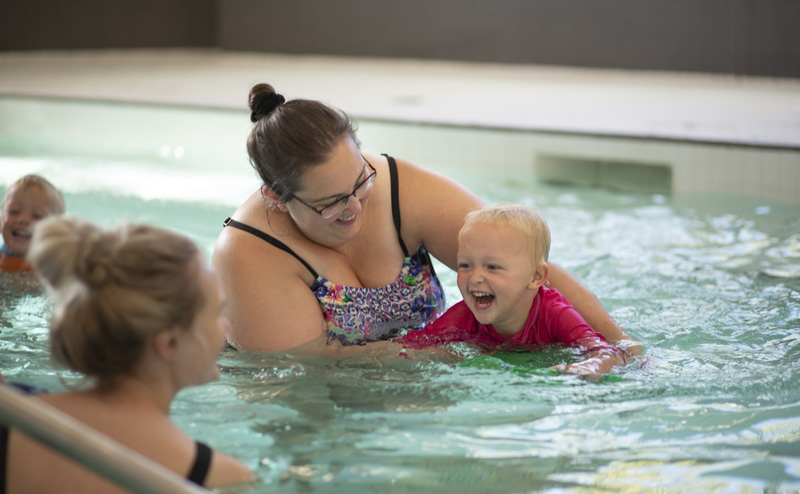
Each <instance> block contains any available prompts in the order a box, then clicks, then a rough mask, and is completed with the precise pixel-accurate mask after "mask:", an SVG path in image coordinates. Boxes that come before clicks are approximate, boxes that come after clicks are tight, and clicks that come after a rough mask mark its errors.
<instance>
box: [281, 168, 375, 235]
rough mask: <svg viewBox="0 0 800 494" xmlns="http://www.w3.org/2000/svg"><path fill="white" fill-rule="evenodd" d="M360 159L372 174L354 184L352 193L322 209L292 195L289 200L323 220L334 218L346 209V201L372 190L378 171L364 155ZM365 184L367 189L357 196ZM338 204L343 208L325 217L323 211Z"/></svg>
mask: <svg viewBox="0 0 800 494" xmlns="http://www.w3.org/2000/svg"><path fill="white" fill-rule="evenodd" d="M361 157H362V158H363V159H364V162H366V163H367V166H369V169H370V170H372V173H370V174H369V175H367V178H365V179H364V180H362V181H361V182H359V183H357V184H356V186H355V188H354V189H353V192H351V193H349V194H347V195H346V196H342V197H340V198H338V199H336V200H335V201H333V202H332V203H330V204H328V205H327V206H323V207H321V208H319V209H317V208H315V207H314V206H312V205H311V204H309V203H307V202H305V201H304V200H302V199H300V198H299V197H297V196H296V195H294V194H292V195H291V196H289V197H290V198H291V199H296V200H297V202H299V203H300V204H302V205H303V206H305V207H307V208H308V209H310V210H312V211H314V212H315V213H317V214H318V215H320V216H322V217H323V218H324V219H326V220H329V219H331V218H333V217H334V216H336V215H337V214H339V213H341V212H342V211H343V210H344V208H345V207H347V201H349V200H350V198H351V197H356V198H358V197H361V196H363V195H364V194H366V193H367V192H368V191H369V190H370V189H372V185H373V184H374V183H375V177H377V175H378V171H377V170H375V167H374V166H372V163H370V162H369V160H367V158H364V155H362V156H361ZM367 183H369V187H367V188H366V189H365V190H363V191H361V193H360V194H357V192H358V189H360V188H361V187H363V186H364V185H366V184H367ZM338 204H342V205H343V206H342V209H339V210H334V212H333V213H331V214H328V215H327V216H326V215H325V210H326V209H327V210H331V208H333V207H335V206H336V205H338Z"/></svg>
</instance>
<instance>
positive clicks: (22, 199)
mask: <svg viewBox="0 0 800 494" xmlns="http://www.w3.org/2000/svg"><path fill="white" fill-rule="evenodd" d="M51 207H52V198H51V196H50V194H49V193H48V191H47V190H45V189H44V188H43V187H40V186H38V185H29V186H27V187H21V186H19V185H16V186H13V187H11V188H10V189H9V190H8V192H6V197H5V199H4V201H3V210H2V212H1V213H0V228H1V229H2V232H3V243H4V245H5V248H6V250H8V251H9V252H11V253H12V254H15V255H25V254H26V253H27V252H28V247H29V246H30V243H31V236H32V235H33V225H35V224H36V223H37V222H39V221H40V220H42V219H44V218H46V217H47V216H49V215H50V214H51Z"/></svg>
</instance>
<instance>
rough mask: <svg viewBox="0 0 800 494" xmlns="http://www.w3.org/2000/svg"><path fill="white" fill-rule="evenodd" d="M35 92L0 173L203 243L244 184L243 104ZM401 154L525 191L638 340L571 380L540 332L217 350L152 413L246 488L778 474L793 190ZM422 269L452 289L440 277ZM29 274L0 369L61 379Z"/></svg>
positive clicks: (798, 457)
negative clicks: (408, 352) (229, 108)
mask: <svg viewBox="0 0 800 494" xmlns="http://www.w3.org/2000/svg"><path fill="white" fill-rule="evenodd" d="M72 105H76V106H75V107H73V106H72ZM75 108H79V111H77V112H76V110H75ZM42 113H43V115H42V118H43V119H45V117H47V119H48V120H47V121H48V122H53V121H63V122H72V126H55V127H54V126H52V125H49V126H45V125H42V126H40V127H39V128H38V131H37V130H36V129H37V127H36V126H35V125H31V129H33V130H32V131H31V132H29V133H25V134H24V135H23V134H20V133H16V134H15V135H9V134H8V133H5V134H2V133H0V146H2V147H0V185H1V186H2V189H0V193H4V192H5V187H6V186H7V185H8V183H10V182H11V181H12V180H14V179H15V178H17V177H18V176H19V175H22V174H23V173H28V172H36V173H41V174H43V175H45V176H46V177H47V178H48V179H50V180H52V181H53V182H54V183H55V184H56V185H57V186H59V187H60V188H62V190H64V192H65V195H66V202H67V210H68V212H69V213H71V214H77V215H80V216H83V217H85V218H88V219H91V220H93V221H95V222H98V223H100V224H104V225H113V224H117V223H118V222H121V221H126V220H130V221H141V222H149V223H154V224H158V225H161V226H166V227H169V228H174V229H176V230H178V231H181V232H183V233H185V234H187V235H189V236H190V237H191V238H193V239H194V240H195V241H196V242H198V244H200V245H201V247H202V248H203V249H204V250H205V251H206V252H207V253H209V254H210V250H211V248H212V246H213V242H214V240H215V239H216V236H217V234H218V233H219V231H220V228H221V222H222V220H223V219H224V218H225V217H227V216H228V215H229V214H230V212H231V211H233V209H234V208H235V206H236V205H238V203H239V202H240V201H241V199H242V198H243V197H245V195H246V194H249V193H250V192H251V191H252V190H253V189H254V188H255V187H256V186H257V181H256V177H255V175H254V173H253V172H252V171H251V170H250V168H249V166H248V165H247V162H246V156H245V154H244V136H245V135H246V133H247V128H248V126H247V124H246V123H243V122H242V120H243V114H240V113H236V112H223V111H203V110H196V109H180V108H155V107H151V108H147V107H128V106H125V105H92V104H87V103H80V104H78V103H69V102H51V104H50V105H49V107H48V110H47V111H46V112H45V111H43V112H42ZM59 113H61V115H59ZM27 118H30V119H31V121H34V120H35V119H36V116H35V115H33V116H30V115H29V116H28V117H27ZM245 121H246V120H245ZM123 123H124V125H123ZM114 126H120V128H119V129H115V131H114V132H109V131H108V128H109V127H114ZM382 126H383V124H380V123H374V124H373V123H370V122H363V123H362V132H361V133H360V135H361V137H362V140H363V141H364V148H365V150H366V151H370V152H389V153H392V154H394V155H397V156H403V157H406V155H405V154H404V152H403V151H404V149H403V143H397V144H391V136H386V135H383V134H381V132H382ZM73 127H74V128H73ZM140 128H141V129H142V130H141V132H140V131H139V130H138V129H140ZM451 131H452V132H456V130H453V129H451ZM418 132H424V129H423V130H418ZM448 132H450V131H448ZM87 135H88V136H90V137H91V136H94V138H93V139H87V138H86V136H87ZM499 138H503V137H502V136H500V137H499ZM375 146H379V147H375ZM420 163H421V164H424V165H426V166H430V167H431V168H434V169H436V170H439V171H441V172H443V173H445V174H447V175H449V176H452V177H453V178H455V179H457V180H459V181H461V182H463V183H465V184H466V185H467V186H469V187H470V188H472V189H473V190H475V191H476V192H477V193H478V194H479V195H481V197H483V198H484V199H485V200H487V201H488V202H497V201H500V200H513V201H519V202H523V203H525V204H528V205H531V206H533V207H535V208H537V209H539V210H540V211H542V213H543V215H544V216H545V217H546V218H547V220H548V222H549V224H550V227H551V230H552V235H553V245H552V249H551V258H552V259H553V261H555V262H558V263H560V264H561V265H562V266H564V267H565V268H567V269H568V270H570V271H571V272H572V273H574V274H575V275H576V276H578V277H580V278H581V279H582V280H583V281H584V282H585V283H587V284H588V285H589V286H590V287H591V288H592V289H593V290H594V291H595V293H596V294H597V295H598V296H599V297H600V299H601V300H602V302H603V304H604V306H605V307H606V308H607V309H608V310H609V311H610V312H611V314H612V315H613V316H614V317H615V318H616V319H617V321H618V322H619V323H620V325H621V326H623V327H624V328H625V329H626V330H627V331H628V332H629V334H631V335H632V336H633V337H634V338H636V339H638V340H640V341H642V342H644V344H645V347H646V355H645V356H644V357H643V358H641V359H638V360H637V361H635V362H633V363H631V364H630V365H629V366H628V367H627V368H626V369H624V370H622V371H621V372H620V373H618V374H616V375H614V376H611V377H609V378H606V379H604V380H603V381H601V382H600V383H597V384H593V383H588V382H584V381H581V380H578V379H576V378H573V377H561V376H552V375H550V374H549V373H548V372H546V371H543V370H542V368H544V367H547V366H548V365H551V364H552V363H555V362H559V361H561V360H563V359H569V358H571V357H572V356H571V354H570V353H569V352H568V351H564V350H557V349H554V350H548V351H545V352H541V353H526V354H503V355H500V356H495V357H486V356H477V355H474V354H472V353H471V352H470V351H469V349H466V348H460V349H459V350H461V351H462V352H463V355H462V358H461V359H443V358H441V357H434V356H431V357H430V358H427V359H423V360H421V361H408V360H405V359H388V360H387V359H378V358H377V357H375V356H373V355H371V354H369V353H365V354H363V355H359V356H353V357H349V358H342V359H339V360H335V361H332V360H324V359H319V358H300V357H296V356H292V355H290V354H286V353H281V354H257V353H245V352H233V351H226V352H224V353H223V355H222V356H221V364H222V367H223V375H222V378H221V380H220V381H218V382H215V383H211V384H208V385H205V386H202V387H197V388H192V389H188V390H185V391H183V392H182V393H181V394H180V395H179V396H178V399H177V400H176V402H175V404H174V408H173V412H172V415H173V417H174V419H175V421H176V422H177V423H178V424H179V425H180V426H181V427H182V428H183V429H184V430H186V431H187V432H188V433H189V434H190V435H192V436H194V437H196V438H198V439H201V440H204V441H207V442H208V443H210V444H211V445H212V446H214V447H215V448H217V449H220V450H223V451H226V452H230V453H232V454H235V455H236V456H237V457H239V458H241V459H242V460H244V461H245V462H247V463H248V464H249V465H250V466H251V467H252V468H254V469H255V470H256V471H257V472H258V474H259V476H260V477H261V478H262V479H263V481H264V484H263V485H262V486H259V487H257V488H254V489H252V490H250V491H248V493H252V494H256V493H267V492H287V493H288V492H291V493H296V492H326V493H328V492H330V493H339V492H341V493H361V492H363V493H372V492H397V493H403V492H415V493H419V492H442V491H444V492H465V493H470V492H497V493H506V492H507V493H512V492H547V493H567V492H569V493H579V492H641V491H646V490H653V491H655V490H658V491H659V492H726V493H727V492H752V491H765V492H800V386H798V383H799V382H800V206H791V205H786V204H781V203H777V202H770V201H767V200H763V199H753V198H747V197H741V196H727V195H723V194H717V195H710V194H704V195H702V196H700V195H680V196H672V195H670V194H668V193H664V192H663V191H661V190H659V189H658V188H656V190H655V191H653V192H646V191H630V192H624V191H618V190H612V189H608V188H603V187H578V186H574V185H563V184H562V185H557V184H547V183H542V182H540V181H538V180H537V179H536V176H535V174H534V173H533V172H532V171H531V170H530V169H528V168H520V167H518V166H515V165H510V164H507V163H505V162H504V160H498V161H492V159H491V157H489V156H476V157H475V159H474V163H473V162H470V163H466V164H465V161H464V160H458V159H452V160H448V159H447V155H446V154H441V155H440V159H435V160H431V161H429V162H423V161H420ZM651 185H652V184H651V183H649V182H648V184H647V186H648V187H650V186H651ZM437 272H439V274H440V276H441V278H442V281H443V283H444V284H445V286H446V294H447V296H448V302H449V303H454V302H456V301H457V300H458V299H459V295H458V290H457V288H456V286H455V276H454V275H453V273H450V272H448V271H447V270H446V269H445V268H442V267H440V268H439V269H437ZM28 282H29V280H19V279H18V278H11V277H8V276H5V277H3V278H0V295H1V297H0V300H2V302H0V304H2V305H0V349H2V351H0V369H2V372H3V374H4V375H6V377H7V378H9V379H11V380H16V381H21V382H26V383H29V384H36V385H40V386H44V387H47V388H50V389H52V390H57V389H62V388H63V387H64V385H65V383H64V382H62V380H61V378H62V377H63V374H62V373H60V372H56V371H54V370H53V367H52V365H51V363H50V362H49V359H48V356H47V332H46V325H47V316H46V314H47V303H46V301H45V300H44V298H43V297H42V296H41V295H40V294H39V292H38V291H37V290H36V288H35V287H30V286H29V285H28V284H27V283H28ZM64 380H65V382H66V383H67V384H69V383H74V382H75V380H76V378H75V376H70V375H67V376H66V377H65V378H64Z"/></svg>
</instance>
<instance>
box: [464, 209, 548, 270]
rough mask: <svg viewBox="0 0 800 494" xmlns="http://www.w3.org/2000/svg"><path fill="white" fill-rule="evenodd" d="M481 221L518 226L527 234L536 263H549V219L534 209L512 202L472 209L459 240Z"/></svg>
mask: <svg viewBox="0 0 800 494" xmlns="http://www.w3.org/2000/svg"><path fill="white" fill-rule="evenodd" d="M481 223H482V224H487V225H494V226H510V227H512V228H516V229H517V230H518V231H520V232H521V233H523V234H524V235H525V240H526V243H527V246H528V250H529V252H530V255H531V260H532V261H533V263H534V265H537V264H542V263H547V259H548V257H549V256H550V228H549V227H548V226H547V221H545V219H544V218H542V216H541V215H540V214H539V213H537V212H536V211H534V210H533V209H531V208H528V207H525V206H521V205H519V204H514V203H511V202H501V203H500V204H495V205H494V206H486V207H483V208H481V209H477V210H475V211H472V212H470V213H469V214H467V216H466V217H465V219H464V225H463V226H462V227H461V231H460V232H459V233H458V241H459V242H461V236H462V235H463V233H464V232H465V231H466V230H468V229H469V228H471V227H472V226H473V225H476V224H481Z"/></svg>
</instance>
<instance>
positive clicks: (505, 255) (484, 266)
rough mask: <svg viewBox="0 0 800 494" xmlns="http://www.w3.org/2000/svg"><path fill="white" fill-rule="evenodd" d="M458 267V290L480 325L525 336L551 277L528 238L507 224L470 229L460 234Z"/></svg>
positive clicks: (482, 225) (506, 333)
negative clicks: (536, 302) (541, 267)
mask: <svg viewBox="0 0 800 494" xmlns="http://www.w3.org/2000/svg"><path fill="white" fill-rule="evenodd" d="M457 263H458V275H457V281H458V289H459V290H460V291H461V295H462V297H464V301H465V302H466V304H467V306H468V307H469V309H470V310H471V311H472V313H473V314H474V315H475V318H476V319H477V320H478V322H480V323H481V324H491V325H492V327H493V328H494V330H495V331H497V332H498V333H499V334H501V335H503V336H505V337H509V336H512V335H514V334H516V333H518V332H520V331H522V329H523V327H524V326H525V321H526V320H527V319H528V314H529V311H530V308H531V306H532V304H533V299H534V297H535V296H536V293H537V291H538V289H539V286H541V284H542V283H543V282H544V278H545V276H546V273H545V275H544V276H541V273H540V270H539V269H537V266H535V265H534V262H533V260H532V258H531V251H530V248H529V246H528V243H527V241H526V238H525V235H524V234H523V233H522V232H520V231H519V230H518V229H516V228H514V227H512V226H507V225H490V224H486V223H477V224H474V225H471V226H470V227H469V228H468V229H466V230H465V231H463V232H462V234H461V238H460V241H459V245H458V256H457Z"/></svg>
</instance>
